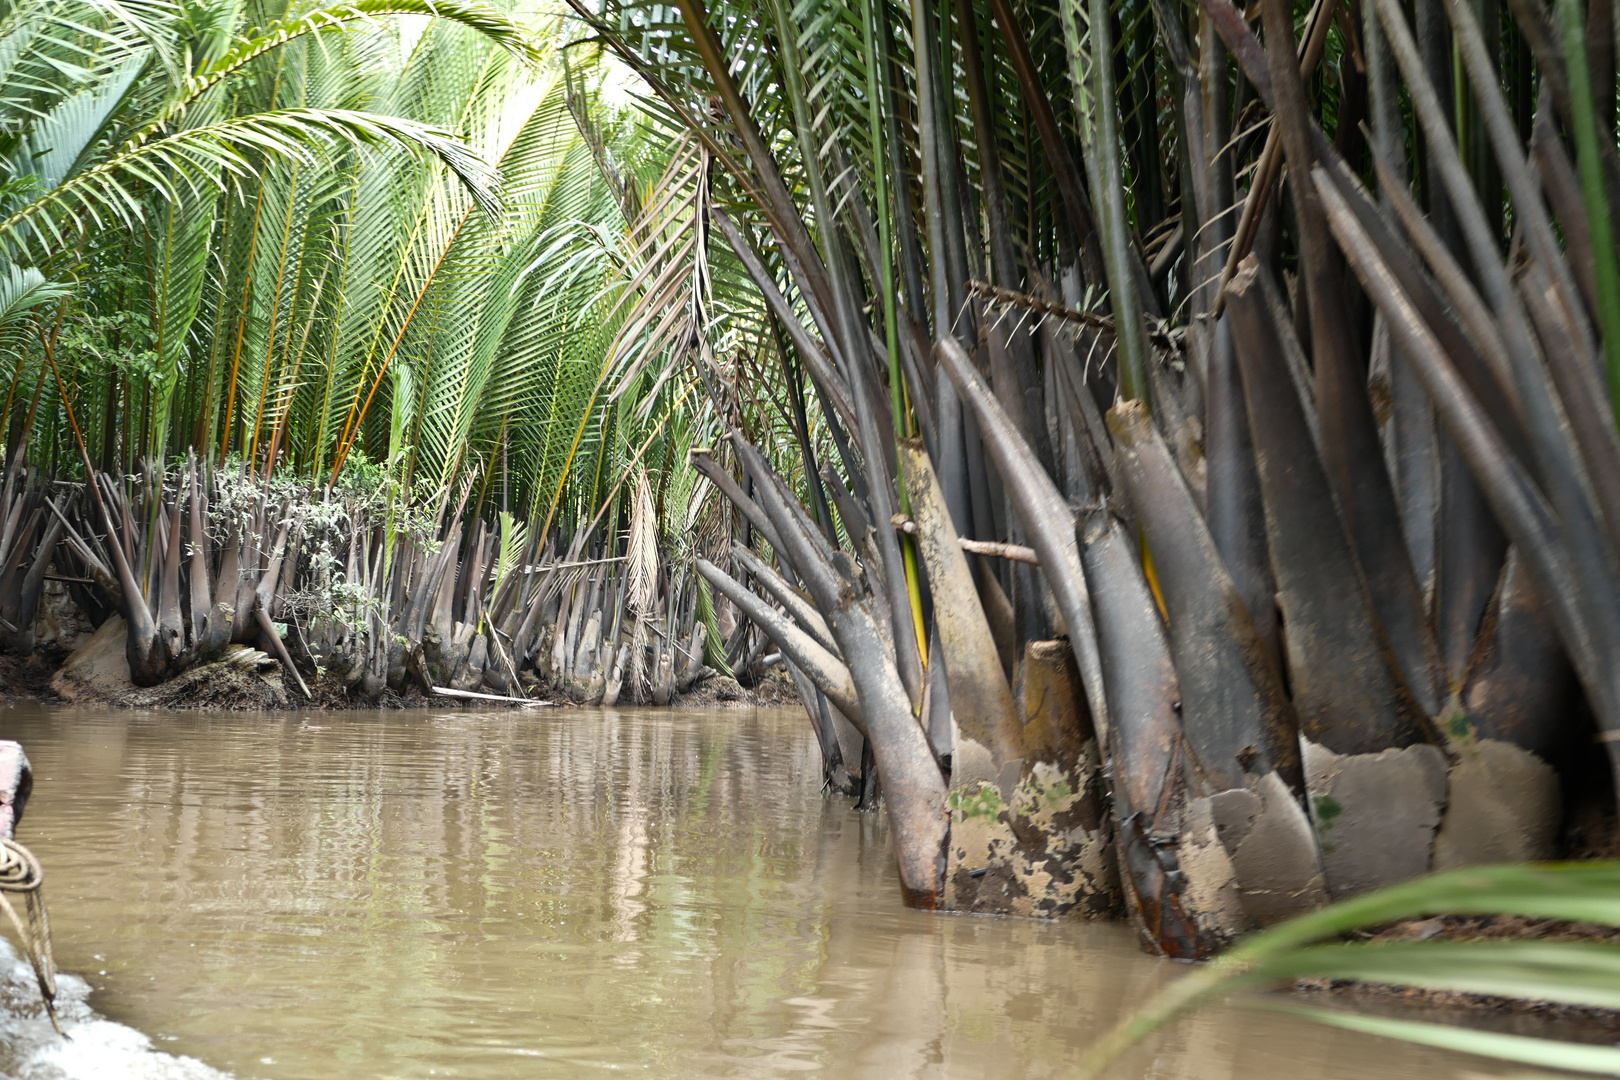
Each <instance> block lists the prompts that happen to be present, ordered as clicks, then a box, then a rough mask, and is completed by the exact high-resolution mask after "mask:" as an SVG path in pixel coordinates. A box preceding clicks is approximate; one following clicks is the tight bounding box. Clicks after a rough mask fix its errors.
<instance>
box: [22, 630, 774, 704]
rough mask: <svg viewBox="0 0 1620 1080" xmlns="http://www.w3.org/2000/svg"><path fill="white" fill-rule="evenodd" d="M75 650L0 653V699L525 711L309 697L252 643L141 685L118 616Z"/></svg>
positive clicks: (678, 697) (400, 695)
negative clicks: (132, 673)
mask: <svg viewBox="0 0 1620 1080" xmlns="http://www.w3.org/2000/svg"><path fill="white" fill-rule="evenodd" d="M68 640H69V641H70V643H71V644H72V645H73V646H74V647H73V649H72V650H71V651H69V650H67V649H64V648H63V647H62V646H61V645H60V644H59V639H55V638H53V639H51V641H50V642H48V643H47V644H46V645H44V646H42V647H41V648H40V649H38V650H37V651H35V652H34V653H32V654H30V655H28V656H10V655H0V700H5V701H39V702H46V703H53V702H59V703H63V704H70V705H85V706H98V705H105V706H114V707H119V708H139V709H189V710H199V709H209V710H214V709H218V710H226V711H233V712H235V711H254V710H258V711H272V710H277V709H320V710H336V711H354V710H358V709H379V708H380V709H410V708H436V709H455V708H472V709H480V710H484V709H492V708H494V709H499V708H508V707H510V708H518V707H520V706H518V705H516V704H515V703H502V702H500V701H497V700H487V701H486V700H477V701H459V700H456V699H453V698H447V697H440V696H437V695H428V694H425V693H423V691H422V690H421V688H420V687H418V686H415V685H412V684H407V685H406V686H405V687H404V688H403V690H402V691H398V692H396V691H395V690H393V689H391V688H389V687H387V686H384V687H381V688H380V689H378V690H377V692H376V693H375V694H373V695H370V696H368V695H367V694H366V692H365V688H364V687H363V686H357V685H351V684H350V683H349V681H348V680H345V679H343V678H341V677H338V676H335V675H333V674H331V673H328V672H326V671H324V670H321V669H312V670H310V671H308V672H305V673H303V674H304V678H305V681H306V682H307V683H308V686H309V691H310V696H309V697H307V698H306V697H305V696H304V694H303V692H302V691H301V690H300V689H299V688H298V687H297V686H289V683H290V680H289V679H287V678H286V669H285V667H284V666H283V665H282V663H281V662H280V661H279V660H277V658H276V657H275V656H273V655H271V654H270V653H268V652H266V651H264V650H262V649H257V648H254V647H252V646H250V645H242V644H233V645H229V646H227V647H226V649H225V651H224V653H223V654H222V655H221V656H220V657H219V659H217V660H214V661H212V662H209V663H205V664H199V665H197V666H196V667H193V668H191V669H190V670H188V671H185V672H183V673H181V674H180V675H178V676H176V677H175V678H173V679H170V680H168V681H167V682H163V683H160V684H159V685H157V686H152V687H140V686H136V685H135V683H134V682H133V681H132V679H131V678H130V669H129V661H128V659H127V657H126V656H125V647H126V632H125V625H124V620H123V618H122V617H120V616H117V615H114V616H112V617H110V618H108V619H107V620H106V621H104V622H103V623H102V624H101V626H100V627H97V628H95V629H93V630H91V629H88V628H87V627H83V628H81V630H80V632H79V633H77V634H75V635H74V636H73V637H71V638H69V639H68ZM524 692H525V693H526V695H527V696H528V697H529V698H530V699H531V700H533V701H536V702H541V703H544V704H547V705H558V706H568V705H574V706H583V705H591V704H595V702H593V701H591V700H590V694H589V690H588V688H586V687H579V686H576V685H569V686H561V687H558V686H547V685H545V684H543V683H541V682H539V681H538V680H533V681H532V682H530V683H528V684H526V685H525V687H524ZM795 700H797V698H796V696H795V691H794V689H793V686H792V683H791V682H790V681H789V680H788V678H787V676H786V674H785V673H784V672H782V671H781V670H780V668H775V669H768V670H767V671H765V672H764V673H763V674H762V676H761V677H760V678H758V679H757V680H755V681H754V685H753V686H751V687H744V686H742V685H741V684H740V683H739V682H738V681H737V680H736V679H733V678H731V677H730V676H726V675H720V674H712V673H711V674H707V675H706V676H704V677H701V678H698V679H695V680H694V681H693V682H692V683H691V684H690V686H689V687H688V689H687V690H685V691H684V692H680V693H673V694H672V695H671V697H670V700H669V705H671V706H675V707H700V708H755V707H760V706H770V705H781V704H786V703H789V702H792V701H795Z"/></svg>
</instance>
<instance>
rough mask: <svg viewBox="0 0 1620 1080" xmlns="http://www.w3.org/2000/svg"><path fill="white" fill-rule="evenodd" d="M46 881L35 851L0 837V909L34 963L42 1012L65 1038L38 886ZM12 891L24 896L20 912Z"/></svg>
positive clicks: (46, 918) (48, 931)
mask: <svg viewBox="0 0 1620 1080" xmlns="http://www.w3.org/2000/svg"><path fill="white" fill-rule="evenodd" d="M44 883H45V872H44V871H43V870H41V869H40V866H39V860H38V859H36V858H34V853H33V852H32V851H29V850H28V849H27V848H25V847H23V846H22V845H21V844H19V843H17V842H16V841H15V840H8V839H6V838H5V837H0V908H4V909H5V912H6V918H8V919H10V920H11V925H12V928H13V929H15V930H16V931H17V939H18V940H19V941H21V942H22V946H23V951H24V952H26V953H27V954H28V962H29V964H31V965H33V968H34V978H35V979H36V980H37V981H38V982H39V996H40V998H41V999H42V1000H43V1001H44V1002H45V1012H46V1015H48V1016H49V1017H50V1018H51V1026H52V1027H54V1028H55V1029H56V1033H57V1034H58V1035H62V1036H63V1037H66V1035H67V1033H66V1032H65V1031H63V1030H62V1024H61V1021H59V1020H58V1019H57V1018H56V962H55V960H53V959H52V957H51V919H50V916H49V915H47V914H46V913H45V898H44V896H43V895H41V893H40V886H41V885H43V884H44ZM12 894H19V895H21V896H22V898H23V915H21V916H19V915H18V914H17V909H16V907H14V906H13V905H12V903H11V897H12Z"/></svg>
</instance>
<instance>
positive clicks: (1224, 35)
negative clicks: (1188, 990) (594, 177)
mask: <svg viewBox="0 0 1620 1080" xmlns="http://www.w3.org/2000/svg"><path fill="white" fill-rule="evenodd" d="M572 6H573V7H574V10H575V12H576V14H577V15H578V16H579V17H580V18H581V19H582V20H584V21H585V22H586V23H587V24H588V25H590V26H591V27H592V29H593V30H594V32H595V34H596V35H597V37H598V39H599V40H601V41H602V42H605V43H606V44H608V45H610V46H611V47H612V48H614V49H615V50H616V52H617V54H618V55H619V56H620V57H621V59H622V60H623V61H624V62H625V63H626V64H628V65H630V66H632V67H633V68H634V69H635V70H636V71H637V72H638V74H640V75H641V76H642V78H643V79H644V80H645V82H646V84H647V86H648V87H649V89H650V96H651V101H650V104H649V108H650V110H651V111H652V112H654V113H655V114H656V115H660V116H662V117H663V118H665V120H666V121H667V122H668V123H670V124H672V125H673V124H676V123H680V124H684V125H686V127H687V128H688V130H689V131H690V132H691V133H692V136H693V137H694V138H695V139H697V140H698V142H699V144H700V146H701V151H702V153H703V155H704V160H705V162H706V164H707V169H708V171H707V173H706V175H707V176H708V177H709V179H708V182H707V187H706V190H705V191H704V192H703V193H702V194H701V195H700V203H699V205H700V207H701V206H702V204H703V203H702V200H707V204H708V214H707V217H706V219H704V220H694V222H693V231H694V233H695V234H696V235H697V237H698V238H699V239H700V240H701V239H702V238H703V237H704V236H705V235H706V233H707V231H708V230H709V229H711V228H712V230H713V234H714V235H715V236H716V237H717V238H719V239H723V241H724V243H725V247H726V248H727V249H729V253H730V255H731V256H734V257H735V258H736V259H737V260H738V261H739V262H740V263H741V265H742V267H743V269H744V270H745V272H746V273H747V275H748V276H749V278H751V279H752V281H753V283H754V285H755V287H756V288H757V289H758V290H759V292H760V294H761V295H762V296H763V297H764V298H765V300H766V304H767V306H768V307H769V309H770V330H771V338H770V357H771V360H772V361H773V362H774V363H775V365H776V367H777V369H778V372H779V373H780V377H781V378H785V379H786V381H787V383H788V387H787V390H788V392H787V393H785V394H783V395H781V400H780V402H779V403H778V405H777V412H778V413H780V414H781V415H782V416H783V417H784V418H785V419H786V421H787V426H788V427H789V428H790V429H791V431H792V434H793V436H794V438H795V445H794V446H793V448H792V451H793V452H792V453H790V454H786V455H784V454H783V453H782V450H783V447H782V444H781V440H780V437H774V441H771V442H770V443H769V444H767V440H772V439H773V436H772V435H771V434H770V433H756V432H755V431H754V430H751V429H750V427H749V422H748V420H747V419H746V418H740V421H738V422H734V428H735V430H734V431H733V432H732V433H731V436H730V439H729V442H728V445H725V446H721V447H716V448H712V449H711V450H709V451H706V452H705V453H703V454H698V455H695V457H694V461H695V462H696V464H697V465H698V467H699V468H700V469H702V470H703V471H704V473H705V475H707V476H708V477H709V478H710V479H711V480H712V481H713V482H714V483H715V485H716V486H717V487H718V488H720V489H721V490H722V491H723V492H724V494H726V496H727V497H728V498H729V499H730V500H731V501H732V502H733V504H734V505H735V507H736V509H737V511H738V512H740V513H741V514H742V515H743V517H744V518H745V519H746V521H747V527H746V528H744V529H742V530H740V532H739V534H738V535H737V537H736V539H737V543H736V544H734V545H733V549H732V551H731V552H730V553H729V556H728V558H727V559H726V560H722V561H723V562H725V563H726V564H727V565H725V566H722V565H719V564H717V563H715V562H710V561H700V562H699V564H698V568H699V570H700V572H701V573H702V574H703V575H704V577H705V579H706V580H708V581H709V582H711V583H712V585H713V586H714V587H715V588H716V589H717V590H719V591H721V592H723V593H725V594H726V595H727V596H728V597H729V598H730V599H731V600H732V601H733V602H734V603H736V604H737V605H738V606H739V607H740V608H741V609H742V610H743V611H744V612H745V613H746V614H747V615H748V616H749V617H750V618H752V619H753V620H754V621H755V622H756V623H757V624H758V625H760V626H761V627H762V628H763V629H765V630H766V632H767V633H768V634H770V635H771V637H772V638H773V640H775V641H776V643H777V644H778V645H779V646H780V648H781V651H782V653H783V655H784V656H785V657H787V658H788V660H789V661H790V663H791V665H792V669H793V671H794V673H795V676H796V677H798V678H800V688H801V692H802V693H803V694H804V696H805V703H806V708H807V711H808V713H809V716H810V718H811V720H812V723H814V724H815V725H816V727H817V730H818V733H819V734H820V735H821V736H822V745H823V749H824V752H825V764H826V766H827V771H828V774H829V776H830V777H832V778H833V779H834V780H835V781H840V782H841V778H842V770H843V768H844V762H846V761H848V760H849V759H850V758H851V753H852V749H853V747H854V746H861V747H863V754H864V755H865V756H866V757H867V759H868V760H869V761H870V762H871V764H872V766H873V767H871V768H868V769H866V770H864V773H865V779H866V780H867V781H868V782H870V781H871V779H872V778H873V776H874V775H875V776H878V777H881V780H882V784H883V789H884V794H885V796H886V798H887V805H888V811H889V814H890V817H891V820H892V821H893V823H894V825H895V835H896V837H897V854H898V855H899V859H900V874H901V879H902V882H903V883H904V885H905V886H906V887H907V889H908V890H909V895H910V896H911V898H912V899H913V900H914V901H915V902H917V903H921V904H925V905H934V904H941V905H945V906H951V907H961V908H970V909H975V910H1028V911H1041V912H1055V911H1061V910H1071V909H1080V910H1089V911H1093V912H1102V911H1107V910H1111V909H1112V908H1113V907H1114V905H1115V904H1116V903H1118V902H1120V900H1121V899H1123V902H1124V904H1125V906H1126V908H1127V909H1128V910H1129V911H1130V912H1131V913H1132V916H1133V917H1134V918H1135V919H1136V920H1137V921H1138V925H1139V926H1140V927H1141V928H1142V929H1143V931H1144V934H1145V936H1146V938H1147V939H1148V940H1149V941H1151V942H1152V943H1153V944H1154V946H1155V947H1156V948H1159V949H1161V950H1163V951H1165V952H1167V953H1170V954H1173V955H1182V956H1198V955H1204V954H1207V953H1208V952H1209V951H1210V950H1211V949H1213V948H1215V947H1217V946H1218V945H1219V944H1220V943H1221V942H1222V941H1225V940H1228V939H1229V938H1230V937H1231V936H1232V935H1234V934H1236V933H1239V932H1241V931H1242V930H1243V929H1245V928H1246V927H1249V926H1252V925H1254V924H1256V923H1260V924H1266V923H1269V922H1273V921H1276V920H1278V919H1281V918H1283V917H1285V916H1287V915H1288V914H1290V913H1292V912H1297V911H1299V910H1302V909H1306V908H1309V907H1312V906H1314V905H1316V904H1319V903H1321V902H1323V901H1324V900H1326V899H1327V898H1329V897H1332V896H1343V895H1349V894H1353V893H1356V892H1359V891H1361V890H1364V889H1367V888H1370V887H1373V886H1376V885H1379V884H1383V883H1387V882H1390V881H1396V880H1400V879H1403V878H1405V877H1409V876H1412V875H1414V874H1418V873H1421V872H1423V871H1424V870H1426V869H1429V868H1431V867H1445V866H1456V865H1466V864H1469V863H1473V862H1478V861H1481V860H1491V859H1499V858H1504V857H1507V858H1527V857H1538V856H1545V855H1547V854H1549V853H1551V852H1552V851H1553V850H1554V848H1555V847H1556V845H1557V842H1558V841H1557V837H1558V829H1559V823H1560V813H1561V811H1560V799H1561V794H1562V791H1561V787H1562V786H1563V783H1562V781H1561V778H1560V776H1559V775H1558V773H1557V770H1556V769H1555V768H1554V766H1555V765H1558V766H1563V765H1565V764H1568V763H1571V762H1573V763H1574V764H1575V766H1576V771H1577V772H1578V771H1579V767H1580V765H1581V764H1583V763H1584V762H1585V761H1587V760H1588V759H1589V758H1590V756H1591V755H1590V754H1589V753H1588V752H1586V751H1584V750H1583V748H1582V744H1586V745H1588V746H1589V745H1590V743H1589V742H1588V740H1589V739H1590V738H1591V737H1592V735H1593V734H1594V732H1593V728H1592V726H1591V723H1590V720H1589V719H1588V717H1589V716H1595V718H1596V721H1597V727H1598V729H1600V730H1601V731H1602V732H1603V733H1604V738H1605V740H1606V741H1607V745H1608V748H1609V751H1610V753H1611V756H1612V755H1615V754H1617V753H1620V745H1617V744H1616V742H1615V741H1614V740H1613V734H1614V732H1615V731H1616V730H1617V728H1620V705H1617V704H1616V703H1617V702H1620V691H1617V686H1620V684H1617V683H1616V681H1615V680H1616V677H1617V676H1616V672H1617V671H1620V668H1617V667H1616V665H1615V664H1614V663H1613V657H1614V656H1615V655H1617V651H1616V650H1617V646H1620V638H1617V637H1616V633H1617V631H1620V587H1617V585H1616V582H1617V581H1620V530H1617V524H1616V523H1617V522H1620V498H1617V497H1616V491H1617V490H1620V489H1617V487H1616V485H1617V484H1620V439H1617V436H1616V426H1615V419H1614V416H1615V405H1616V404H1617V403H1620V402H1617V401H1616V400H1615V399H1613V395H1612V394H1611V392H1610V390H1609V387H1610V386H1612V385H1614V379H1615V374H1616V372H1620V362H1617V361H1616V360H1615V359H1614V358H1613V357H1609V356H1608V352H1609V351H1610V350H1613V349H1615V348H1620V274H1617V273H1616V264H1615V254H1614V251H1615V243H1614V236H1613V228H1614V222H1613V215H1612V214H1611V212H1610V202H1611V199H1612V198H1613V196H1614V193H1616V192H1620V155H1617V154H1616V152H1615V149H1614V148H1615V145H1616V138H1615V129H1614V113H1615V107H1614V99H1615V96H1616V95H1615V89H1616V87H1615V64H1614V55H1615V53H1614V48H1613V41H1614V27H1615V19H1614V16H1613V11H1612V6H1611V5H1609V4H1608V3H1607V2H1606V0H1594V2H1593V3H1592V4H1591V5H1590V8H1589V10H1583V6H1582V5H1581V4H1579V3H1578V2H1577V0H1561V2H1560V3H1559V5H1558V8H1557V10H1556V11H1549V10H1547V9H1546V8H1545V7H1543V6H1542V5H1541V4H1540V3H1539V2H1538V0H1522V2H1515V3H1513V4H1510V5H1509V10H1503V9H1500V8H1498V7H1497V6H1486V7H1484V8H1477V7H1476V6H1471V5H1467V4H1463V3H1460V2H1444V3H1442V2H1430V0H1420V2H1419V3H1418V4H1417V5H1416V7H1415V10H1413V11H1405V10H1403V9H1402V5H1400V4H1398V3H1396V2H1395V0H1364V2H1362V3H1353V2H1351V0H1320V2H1318V3H1315V4H1314V5H1312V6H1310V7H1309V8H1308V9H1307V8H1304V7H1302V6H1299V5H1291V4H1288V3H1282V2H1280V0H1264V2H1263V3H1261V4H1259V5H1257V6H1256V7H1254V8H1251V9H1250V10H1249V11H1247V12H1242V11H1240V10H1238V9H1237V8H1236V7H1234V6H1233V5H1232V4H1231V3H1230V2H1229V0H1198V3H1197V4H1192V3H1177V2H1175V0H1167V2H1133V0H1121V2H1117V3H1107V2H1104V0H1092V2H1090V3H1081V2H1079V0H1060V2H1058V3H1055V4H1043V3H1015V2H1013V0H986V2H985V3H984V4H977V3H974V2H972V0H961V2H957V3H953V4H934V3H929V2H927V0H914V2H912V3H910V4H909V5H904V4H895V3H888V2H883V0H866V2H863V3H859V4H821V3H816V2H814V0H806V2H803V3H799V4H796V5H790V4H788V3H786V2H785V0H783V2H777V0H764V2H758V3H756V2H751V0H726V2H725V3H722V4H717V5H715V6H713V7H706V6H705V4H704V3H703V0H678V2H677V3H676V4H674V5H673V6H669V5H664V4H651V3H641V2H636V0H631V2H624V0H604V2H603V3H601V4H597V5H593V4H589V3H586V2H585V0H579V2H576V3H573V5H572ZM1482 19H1483V20H1484V21H1483V22H1482V21H1481V20H1482ZM1588 23H1590V33H1588V32H1587V25H1588ZM701 254H702V253H701V252H700V255H701ZM708 257H709V258H713V253H712V252H710V253H708ZM648 302H649V303H650V302H652V301H648ZM665 302H666V303H669V304H674V303H676V302H677V301H676V298H675V296H674V294H670V295H669V297H668V298H666V299H665ZM698 352H699V353H700V354H701V352H702V350H701V348H699V350H698ZM805 383H808V388H807V389H806V390H805V392H804V393H803V395H802V396H803V397H805V398H807V399H809V402H808V403H809V404H811V405H819V407H820V416H819V418H816V417H814V412H815V410H814V408H809V409H805V408H803V407H802V406H801V405H800V403H799V395H800V392H801V389H804V384H805ZM760 404H766V403H760ZM764 411H767V412H768V411H769V410H768V409H766V410H764ZM754 415H755V416H757V415H758V411H756V412H755V413H754ZM801 415H803V416H810V417H811V418H812V419H811V420H809V421H808V422H806V421H804V420H801V419H800V416H801ZM728 419H729V418H728ZM728 462H729V463H732V471H731V472H729V473H728V469H727V463H728ZM732 476H739V477H740V478H741V480H740V481H737V480H733V479H732ZM761 544H763V546H760V545H761ZM762 554H763V555H765V556H767V557H766V558H761V557H760V555H762ZM998 556H999V558H998ZM969 559H971V560H972V561H971V562H970V561H969ZM1065 638H1066V639H1067V644H1066V645H1065V644H1062V641H1063V639H1065ZM1049 639H1057V642H1058V643H1057V644H1053V643H1052V642H1051V641H1050V640H1049ZM1071 653H1072V658H1071ZM1587 710H1590V711H1589V712H1588V711H1587ZM845 721H848V723H845ZM1567 771H1568V770H1566V772H1567ZM1568 779H1569V777H1568V776H1566V777H1565V778H1564V780H1568ZM1596 783H1597V785H1598V788H1599V789H1605V790H1606V789H1607V788H1608V785H1609V780H1608V778H1607V777H1598V778H1597V780H1596ZM1572 790H1573V789H1572Z"/></svg>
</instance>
